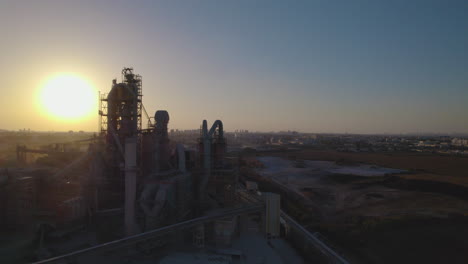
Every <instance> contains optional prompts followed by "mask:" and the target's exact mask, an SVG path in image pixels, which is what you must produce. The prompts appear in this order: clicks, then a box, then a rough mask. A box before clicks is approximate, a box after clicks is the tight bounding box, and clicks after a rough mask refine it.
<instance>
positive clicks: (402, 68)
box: [0, 0, 468, 133]
mask: <svg viewBox="0 0 468 264" xmlns="http://www.w3.org/2000/svg"><path fill="white" fill-rule="evenodd" d="M467 14H468V1H466V0H465V1H450V0H445V1H443V0H441V1H428V0H422V1H407V0H405V1H394V0H392V1H390V0H389V1H376V0H369V1H348V0H346V1H325V0H324V1H312V0H310V1H286V0H285V1H255V0H246V1H227V0H226V1H220V0H213V1H197V0H187V1H174V0H168V1H128V0H126V1H64V0H61V1H46V0H41V1H35V0H34V1H21V0H12V1H9V0H8V1H5V0H0V36H1V41H0V50H1V57H0V73H1V76H2V77H1V78H2V88H1V91H2V95H1V96H0V105H1V107H2V111H1V112H0V120H1V123H0V128H4V129H19V128H31V129H35V130H69V129H73V130H81V129H82V130H87V131H91V130H96V129H97V116H93V117H92V118H89V119H87V120H81V121H79V122H76V121H75V122H73V121H70V122H63V121H58V120H54V119H53V118H51V117H48V116H45V115H44V114H41V111H39V106H38V103H37V97H38V96H37V93H38V91H39V89H40V88H41V85H42V84H43V83H44V81H45V80H47V79H48V78H50V76H52V75H54V74H56V73H60V72H69V73H75V74H77V75H79V76H82V77H83V78H85V79H87V80H88V81H89V82H91V83H92V85H93V86H94V87H95V88H96V89H97V90H100V91H103V92H108V90H109V89H110V86H111V81H112V79H113V78H118V79H119V80H120V71H121V69H122V67H124V66H131V67H133V68H134V69H135V71H136V73H139V74H141V75H142V76H143V92H144V99H143V100H144V104H145V106H146V109H148V111H149V112H151V113H154V111H155V110H156V109H165V110H168V111H169V114H170V116H171V121H170V128H179V129H189V128H198V127H199V126H200V124H201V121H202V119H205V118H206V119H208V121H209V122H210V123H212V122H213V121H214V120H215V119H222V120H223V121H224V123H225V127H226V128H227V129H228V130H234V129H249V130H258V131H271V130H288V129H290V130H299V131H303V132H352V133H385V132H386V133H400V132H417V131H421V132H422V131H425V132H468V118H467V114H468V15H467ZM63 99H64V100H73V98H63ZM96 112H97V110H96Z"/></svg>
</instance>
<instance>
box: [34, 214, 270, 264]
mask: <svg viewBox="0 0 468 264" xmlns="http://www.w3.org/2000/svg"><path fill="white" fill-rule="evenodd" d="M264 210H265V207H264V206H263V205H252V206H246V207H241V208H236V209H230V210H226V211H223V212H219V213H215V214H211V215H207V216H203V217H199V218H194V219H191V220H188V221H184V222H180V223H177V224H174V225H169V226H165V227H162V228H158V229H155V230H152V231H148V232H145V233H141V234H137V235H134V236H129V237H126V238H122V239H119V240H115V241H112V242H108V243H104V244H100V245H97V246H94V247H90V248H86V249H82V250H78V251H75V252H72V253H69V254H65V255H62V256H58V257H54V258H50V259H46V260H42V261H39V262H36V264H42V263H69V262H73V263H75V262H76V260H77V258H78V257H81V256H84V255H92V254H99V253H102V252H105V251H110V250H113V249H117V248H122V247H128V246H132V245H134V244H136V243H138V242H142V241H145V240H148V239H152V238H155V237H158V236H162V235H165V234H168V233H171V232H174V231H177V230H182V229H187V228H190V227H193V226H197V225H200V224H204V223H208V222H212V221H215V220H219V219H223V218H227V217H231V216H236V215H245V214H250V213H258V212H263V211H264Z"/></svg>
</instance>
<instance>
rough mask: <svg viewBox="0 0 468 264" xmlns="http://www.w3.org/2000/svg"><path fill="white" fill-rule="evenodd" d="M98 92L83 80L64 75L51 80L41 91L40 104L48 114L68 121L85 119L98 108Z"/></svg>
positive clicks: (74, 76)
mask: <svg viewBox="0 0 468 264" xmlns="http://www.w3.org/2000/svg"><path fill="white" fill-rule="evenodd" d="M96 96H97V95H96V92H95V90H94V89H93V87H92V86H91V85H90V84H89V83H88V82H87V81H86V80H84V79H83V78H80V77H78V76H76V75H72V74H62V75H58V76H55V77H53V78H51V79H50V80H49V81H47V82H46V83H45V85H44V86H43V88H42V90H41V94H40V98H39V99H40V102H41V105H42V108H43V109H44V110H45V111H46V112H47V114H49V115H52V116H53V117H56V118H60V119H67V120H70V119H71V120H77V119H83V118H85V117H87V116H89V115H90V114H92V113H93V110H95V107H96V104H97V103H96V102H97V98H96Z"/></svg>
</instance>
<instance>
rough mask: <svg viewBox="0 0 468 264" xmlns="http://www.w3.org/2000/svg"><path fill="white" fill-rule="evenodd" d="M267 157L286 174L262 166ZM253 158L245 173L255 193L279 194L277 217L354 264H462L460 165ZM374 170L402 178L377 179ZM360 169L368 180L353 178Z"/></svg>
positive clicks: (346, 157) (464, 209)
mask: <svg viewBox="0 0 468 264" xmlns="http://www.w3.org/2000/svg"><path fill="white" fill-rule="evenodd" d="M262 156H263V157H262ZM271 156H273V157H281V158H283V160H284V161H283V162H286V163H288V162H289V163H290V164H291V166H290V168H289V169H288V170H284V169H281V168H279V167H278V166H280V165H281V161H279V160H276V161H275V162H270V164H269V162H268V159H269V158H268V157H271ZM251 158H253V157H251ZM251 158H250V159H251ZM255 158H256V159H257V161H258V162H259V163H257V164H256V165H257V166H256V167H257V168H255V169H251V170H250V172H251V173H252V174H251V175H253V176H254V178H256V179H257V180H260V182H261V183H260V186H261V187H262V186H263V187H264V188H267V189H271V190H273V191H279V192H283V193H282V194H284V195H283V196H282V197H287V198H286V199H285V201H283V208H284V209H286V210H288V212H289V213H290V214H293V215H294V216H295V217H296V218H297V219H298V220H299V221H301V223H302V224H304V225H305V226H307V227H308V228H309V229H311V230H313V231H319V232H320V233H322V234H323V235H324V236H325V237H326V238H328V239H329V240H330V241H331V243H332V244H334V246H336V247H337V248H340V249H341V250H342V251H343V252H344V254H345V255H346V256H347V257H348V258H349V259H350V260H353V261H354V262H358V263H415V262H426V263H466V262H467V261H468V253H467V252H468V242H467V240H466V239H465V238H466V237H467V236H468V196H467V195H468V184H467V183H468V159H467V158H463V157H454V156H452V157H451V156H438V155H430V154H418V153H389V154H387V153H385V154H384V153H377V154H375V153H373V154H370V153H340V152H335V151H316V150H301V151H294V152H281V153H267V154H266V153H265V154H257V157H255ZM304 160H305V161H304ZM308 160H309V161H308ZM262 161H263V162H262ZM323 161H327V162H328V163H324V162H323ZM269 165H270V166H269ZM327 166H328V167H327ZM330 166H331V167H333V168H334V169H333V168H332V169H330V168H331V167H330ZM261 167H264V168H261ZM314 167H315V168H314ZM380 167H384V168H388V169H392V168H393V169H399V170H402V171H398V170H396V171H393V172H396V173H397V174H392V171H388V172H389V173H384V174H382V173H377V172H378V171H379V168H380ZM317 168H319V169H317ZM337 168H338V169H337ZM343 168H345V169H343ZM352 168H356V169H352ZM362 168H364V169H367V170H368V171H369V169H370V171H372V169H374V172H376V173H375V175H373V176H371V175H370V174H364V175H359V173H355V172H356V171H358V172H359V171H361V170H362ZM314 170H315V172H314ZM301 171H302V172H301ZM325 172H326V173H325ZM337 172H338V173H337ZM371 174H372V173H371ZM262 179H264V180H265V179H266V181H262ZM285 189H289V190H292V192H288V191H285Z"/></svg>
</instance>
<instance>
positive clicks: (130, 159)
mask: <svg viewBox="0 0 468 264" xmlns="http://www.w3.org/2000/svg"><path fill="white" fill-rule="evenodd" d="M136 158H137V140H136V137H131V138H127V139H126V140H125V219H124V222H125V235H126V236H131V235H134V234H136V232H137V231H136V224H135V200H136V176H137V160H136Z"/></svg>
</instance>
